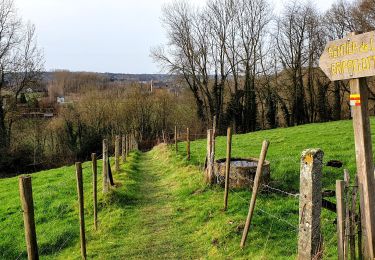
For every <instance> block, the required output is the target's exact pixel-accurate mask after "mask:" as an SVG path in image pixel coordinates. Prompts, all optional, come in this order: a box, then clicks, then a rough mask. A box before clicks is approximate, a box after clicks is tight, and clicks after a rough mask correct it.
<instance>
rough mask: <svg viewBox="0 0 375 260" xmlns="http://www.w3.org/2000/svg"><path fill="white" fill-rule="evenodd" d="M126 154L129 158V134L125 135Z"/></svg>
mask: <svg viewBox="0 0 375 260" xmlns="http://www.w3.org/2000/svg"><path fill="white" fill-rule="evenodd" d="M125 154H126V157H128V156H129V135H128V134H126V135H125Z"/></svg>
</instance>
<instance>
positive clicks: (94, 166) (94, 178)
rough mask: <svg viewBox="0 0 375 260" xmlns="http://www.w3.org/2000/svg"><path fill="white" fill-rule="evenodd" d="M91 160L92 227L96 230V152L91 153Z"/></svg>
mask: <svg viewBox="0 0 375 260" xmlns="http://www.w3.org/2000/svg"><path fill="white" fill-rule="evenodd" d="M91 160H92V195H93V203H94V229H95V230H98V167H97V159H96V153H92V154H91Z"/></svg>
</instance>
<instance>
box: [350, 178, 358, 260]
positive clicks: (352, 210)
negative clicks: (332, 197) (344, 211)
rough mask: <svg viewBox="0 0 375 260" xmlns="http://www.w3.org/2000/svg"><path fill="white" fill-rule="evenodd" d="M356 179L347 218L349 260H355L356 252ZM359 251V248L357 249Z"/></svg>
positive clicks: (356, 179)
mask: <svg viewBox="0 0 375 260" xmlns="http://www.w3.org/2000/svg"><path fill="white" fill-rule="evenodd" d="M357 186H358V178H357V176H356V178H355V184H354V187H353V189H352V193H351V198H350V201H351V205H350V206H351V207H350V212H349V217H350V225H349V245H350V258H351V259H356V252H355V226H356V221H355V217H356V210H357V207H356V206H357V205H356V203H357V190H358V187H357ZM358 239H360V238H358ZM359 250H361V248H359Z"/></svg>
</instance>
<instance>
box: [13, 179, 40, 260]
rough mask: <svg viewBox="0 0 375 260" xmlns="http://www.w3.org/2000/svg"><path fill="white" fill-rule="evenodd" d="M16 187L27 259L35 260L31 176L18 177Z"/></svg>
mask: <svg viewBox="0 0 375 260" xmlns="http://www.w3.org/2000/svg"><path fill="white" fill-rule="evenodd" d="M18 187H19V192H20V199H21V206H22V211H23V223H24V227H25V240H26V247H27V258H28V259H29V260H37V259H39V254H38V243H37V240H36V231H35V219H34V201H33V190H32V184H31V176H30V175H23V176H20V177H19V178H18Z"/></svg>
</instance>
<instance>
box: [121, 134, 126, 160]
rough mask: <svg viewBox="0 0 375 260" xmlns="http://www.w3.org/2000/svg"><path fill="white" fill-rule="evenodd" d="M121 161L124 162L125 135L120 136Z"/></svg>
mask: <svg viewBox="0 0 375 260" xmlns="http://www.w3.org/2000/svg"><path fill="white" fill-rule="evenodd" d="M121 161H122V163H124V162H126V148H125V135H122V136H121Z"/></svg>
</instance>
